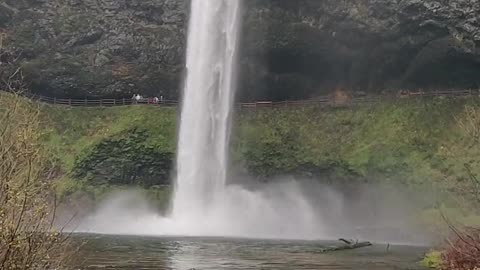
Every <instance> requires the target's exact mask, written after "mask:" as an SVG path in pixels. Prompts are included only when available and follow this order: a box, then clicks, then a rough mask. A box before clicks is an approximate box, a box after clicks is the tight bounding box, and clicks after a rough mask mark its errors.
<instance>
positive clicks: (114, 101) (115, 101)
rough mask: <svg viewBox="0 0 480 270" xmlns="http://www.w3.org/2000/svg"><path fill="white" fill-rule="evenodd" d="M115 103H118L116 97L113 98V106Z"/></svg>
mask: <svg viewBox="0 0 480 270" xmlns="http://www.w3.org/2000/svg"><path fill="white" fill-rule="evenodd" d="M115 105H117V99H116V98H114V99H113V106H115Z"/></svg>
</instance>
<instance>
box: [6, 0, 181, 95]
mask: <svg viewBox="0 0 480 270" xmlns="http://www.w3.org/2000/svg"><path fill="white" fill-rule="evenodd" d="M2 1H3V0H2ZM186 10H187V1H180V0H6V1H3V4H2V5H0V14H4V13H5V14H9V17H10V20H9V21H8V22H5V21H7V20H6V19H4V20H0V23H2V21H4V22H3V25H4V27H5V28H6V31H5V32H6V34H7V35H8V36H9V38H10V40H11V42H10V46H12V47H15V50H16V52H17V54H21V62H20V63H21V65H22V66H23V68H24V71H25V73H26V74H27V76H28V79H29V81H30V82H31V88H32V90H33V91H36V92H40V93H44V94H50V95H56V96H72V97H85V96H127V95H129V94H132V93H134V92H136V93H144V94H151V95H154V94H155V95H158V94H163V95H175V93H176V90H177V88H178V81H179V80H180V74H181V72H182V69H183V68H182V67H183V54H184V47H185V45H184V44H185V29H186V27H185V22H186V21H187V19H186ZM4 17H5V16H4Z"/></svg>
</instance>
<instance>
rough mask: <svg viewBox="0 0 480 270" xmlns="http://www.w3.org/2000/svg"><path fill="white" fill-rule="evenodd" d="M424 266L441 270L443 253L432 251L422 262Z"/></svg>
mask: <svg viewBox="0 0 480 270" xmlns="http://www.w3.org/2000/svg"><path fill="white" fill-rule="evenodd" d="M421 264H422V266H424V267H428V268H432V269H439V268H440V266H441V265H442V253H441V252H440V251H431V252H429V253H428V254H427V255H425V258H424V259H423V260H422V263H421Z"/></svg>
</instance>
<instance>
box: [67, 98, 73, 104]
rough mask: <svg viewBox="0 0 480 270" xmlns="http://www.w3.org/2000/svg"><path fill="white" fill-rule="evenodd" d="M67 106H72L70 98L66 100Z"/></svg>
mask: <svg viewBox="0 0 480 270" xmlns="http://www.w3.org/2000/svg"><path fill="white" fill-rule="evenodd" d="M68 106H72V98H69V99H68Z"/></svg>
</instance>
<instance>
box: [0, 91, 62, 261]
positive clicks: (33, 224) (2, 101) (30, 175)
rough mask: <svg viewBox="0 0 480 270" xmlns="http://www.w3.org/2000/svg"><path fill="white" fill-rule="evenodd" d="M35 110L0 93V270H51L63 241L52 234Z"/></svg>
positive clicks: (51, 170)
mask: <svg viewBox="0 0 480 270" xmlns="http://www.w3.org/2000/svg"><path fill="white" fill-rule="evenodd" d="M41 137H42V132H41V128H40V121H39V110H38V107H36V106H35V105H33V104H31V103H28V102H26V101H25V100H23V99H22V98H20V97H19V96H18V95H16V94H0V269H50V268H54V267H57V266H58V265H59V264H61V263H62V257H64V255H65V254H66V252H67V250H68V248H67V246H68V245H69V243H68V241H67V240H68V237H66V236H64V235H63V234H61V232H59V231H55V230H54V222H55V210H56V203H55V201H56V200H55V196H54V195H53V194H52V190H53V189H52V182H53V178H54V176H55V167H54V166H52V164H51V163H50V162H49V161H48V158H47V154H46V152H45V151H44V150H43V149H42V146H41V144H40V139H41Z"/></svg>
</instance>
